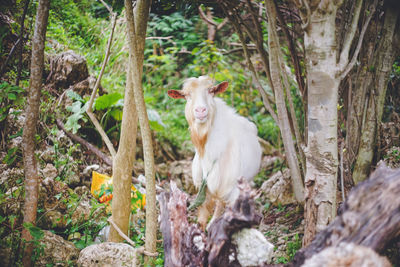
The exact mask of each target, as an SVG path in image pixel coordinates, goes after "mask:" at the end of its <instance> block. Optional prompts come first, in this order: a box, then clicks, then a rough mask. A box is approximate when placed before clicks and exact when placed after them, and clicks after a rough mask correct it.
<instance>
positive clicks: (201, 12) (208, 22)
mask: <svg viewBox="0 0 400 267" xmlns="http://www.w3.org/2000/svg"><path fill="white" fill-rule="evenodd" d="M199 14H200V17H201V19H202V20H204V21H205V22H206V23H207V24H211V25H212V26H214V27H218V24H217V23H216V22H215V21H213V20H211V19H209V18H208V17H207V16H206V14H204V11H203V9H202V8H201V6H199Z"/></svg>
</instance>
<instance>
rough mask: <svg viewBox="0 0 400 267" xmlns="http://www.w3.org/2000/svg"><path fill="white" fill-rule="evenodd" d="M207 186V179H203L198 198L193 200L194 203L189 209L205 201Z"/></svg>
mask: <svg viewBox="0 0 400 267" xmlns="http://www.w3.org/2000/svg"><path fill="white" fill-rule="evenodd" d="M206 188H207V180H206V179H203V181H202V182H201V186H200V189H199V192H198V193H197V196H196V199H195V200H194V201H193V203H192V204H190V206H189V209H188V210H193V209H195V208H197V207H198V206H200V205H201V204H203V203H204V201H205V200H206Z"/></svg>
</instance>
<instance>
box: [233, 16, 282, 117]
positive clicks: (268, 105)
mask: <svg viewBox="0 0 400 267" xmlns="http://www.w3.org/2000/svg"><path fill="white" fill-rule="evenodd" d="M226 14H227V16H228V18H229V20H230V21H231V22H232V23H233V26H234V28H235V30H236V32H237V34H238V36H239V39H240V41H241V42H242V46H243V52H244V55H245V57H246V60H247V64H248V66H249V69H250V71H251V74H252V77H253V80H254V81H255V83H256V85H257V86H256V88H257V90H258V92H259V93H260V95H261V98H262V100H263V104H264V106H265V108H266V109H267V110H268V112H269V113H270V114H271V117H272V118H273V119H274V121H275V123H276V124H277V125H279V123H278V118H277V115H276V113H275V111H274V109H273V108H272V105H271V103H270V102H269V99H268V96H267V93H266V92H265V90H264V88H263V87H262V85H261V83H260V80H259V79H258V76H257V73H256V71H255V69H254V66H253V63H252V62H251V59H250V54H249V50H248V47H247V44H246V41H245V40H244V36H243V33H242V31H241V30H240V26H239V23H238V21H237V20H236V19H235V17H234V15H233V14H229V12H226Z"/></svg>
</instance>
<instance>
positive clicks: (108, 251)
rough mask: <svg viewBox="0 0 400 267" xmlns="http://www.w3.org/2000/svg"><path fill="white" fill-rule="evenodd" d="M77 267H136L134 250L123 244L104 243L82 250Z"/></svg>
mask: <svg viewBox="0 0 400 267" xmlns="http://www.w3.org/2000/svg"><path fill="white" fill-rule="evenodd" d="M78 266H79V267H99V266H101V267H114V266H132V267H135V266H139V265H137V257H136V249H135V248H133V247H131V246H129V245H128V244H123V243H112V242H105V243H101V244H94V245H91V246H88V247H86V248H84V249H83V250H82V251H81V252H80V254H79V259H78Z"/></svg>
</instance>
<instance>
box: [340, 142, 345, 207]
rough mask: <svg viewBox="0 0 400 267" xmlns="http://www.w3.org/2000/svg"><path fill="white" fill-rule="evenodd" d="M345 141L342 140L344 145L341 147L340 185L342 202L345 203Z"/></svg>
mask: <svg viewBox="0 0 400 267" xmlns="http://www.w3.org/2000/svg"><path fill="white" fill-rule="evenodd" d="M344 142H345V141H344V140H342V144H341V146H340V184H341V188H342V201H343V202H344V201H345V195H344V179H343V175H344V169H343V150H344Z"/></svg>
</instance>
